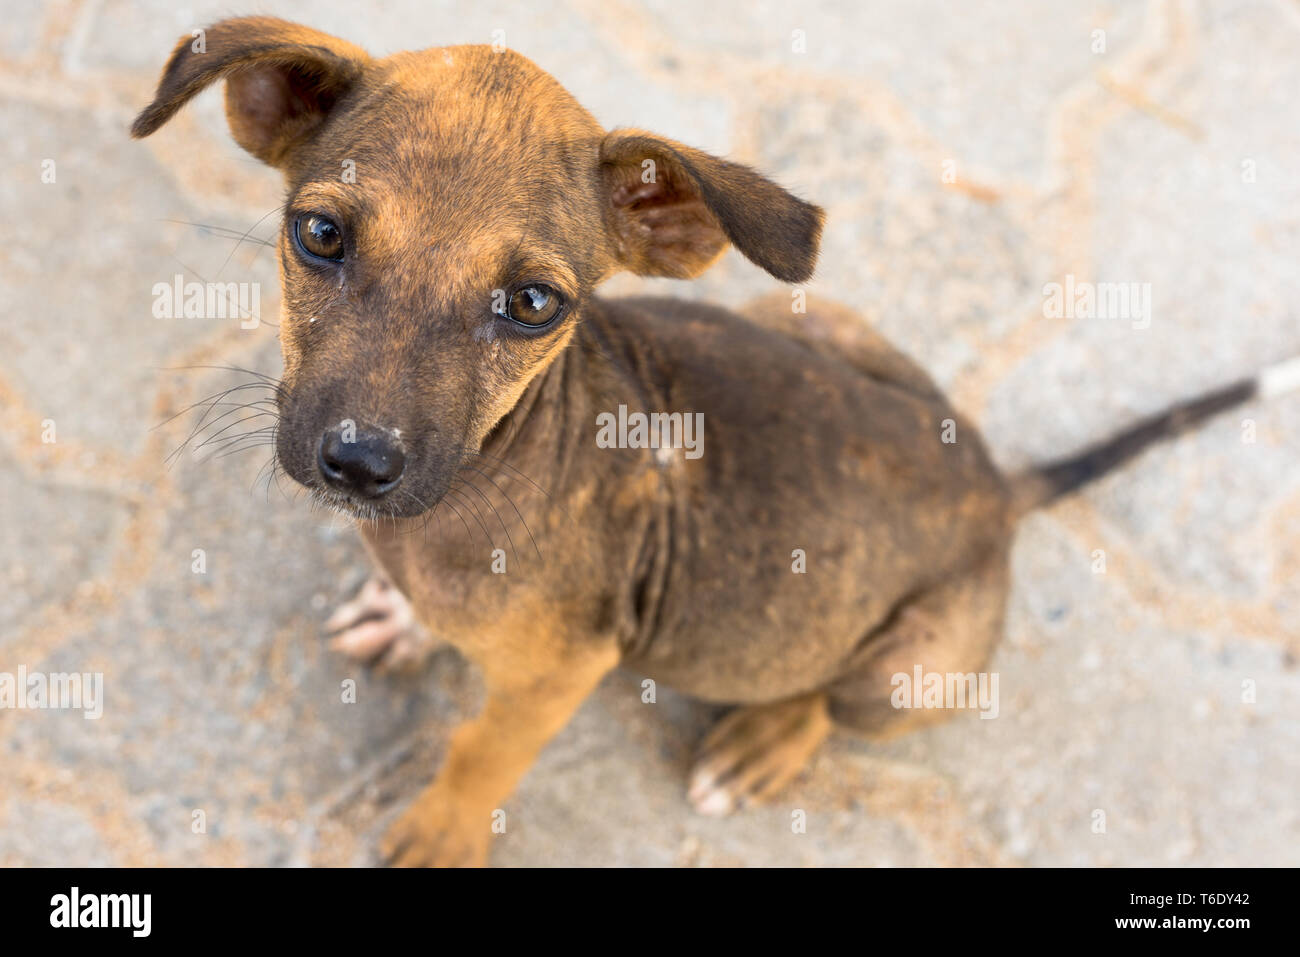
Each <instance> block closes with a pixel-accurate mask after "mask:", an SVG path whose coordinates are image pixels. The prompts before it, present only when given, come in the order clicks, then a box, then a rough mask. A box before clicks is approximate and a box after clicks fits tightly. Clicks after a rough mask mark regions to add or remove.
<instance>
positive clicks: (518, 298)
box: [506, 282, 564, 328]
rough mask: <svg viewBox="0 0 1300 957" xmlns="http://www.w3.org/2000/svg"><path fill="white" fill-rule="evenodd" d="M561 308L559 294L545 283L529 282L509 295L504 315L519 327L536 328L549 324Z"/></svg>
mask: <svg viewBox="0 0 1300 957" xmlns="http://www.w3.org/2000/svg"><path fill="white" fill-rule="evenodd" d="M563 306H564V301H563V299H561V298H560V294H559V292H557V291H556V290H555V289H553V288H551V287H550V286H548V285H546V284H545V283H540V282H531V283H529V284H528V285H526V286H520V287H519V288H518V289H516V290H515V291H514V292H513V293H511V294H510V298H509V300H507V301H506V315H507V316H509V317H510V318H511V319H513V320H514V321H515V322H517V323H519V324H520V325H521V326H532V327H534V328H536V327H538V326H544V325H546V324H547V323H548V322H551V321H552V320H553V319H554V318H555V317H556V316H558V315H559V314H560V310H561V309H562V308H563Z"/></svg>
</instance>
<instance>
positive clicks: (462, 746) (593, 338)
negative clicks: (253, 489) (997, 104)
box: [132, 17, 1249, 864]
mask: <svg viewBox="0 0 1300 957" xmlns="http://www.w3.org/2000/svg"><path fill="white" fill-rule="evenodd" d="M219 79H224V80H226V83H227V86H226V109H227V115H228V118H229V123H230V128H231V131H232V133H233V135H234V137H235V139H236V140H237V141H238V142H239V143H240V145H241V146H243V147H244V148H245V149H246V150H248V151H249V152H250V153H252V154H253V155H254V156H256V157H258V158H260V159H262V160H264V161H265V162H267V163H269V164H271V165H272V166H275V167H278V168H280V169H281V170H283V172H284V175H285V179H286V182H287V187H288V194H287V195H288V202H287V205H286V207H285V215H284V223H283V228H282V230H281V234H280V241H279V251H280V258H281V264H282V274H283V282H284V309H283V316H282V322H281V339H282V343H283V352H284V365H285V372H284V379H283V385H282V388H281V390H280V394H279V407H280V415H281V420H280V426H279V432H278V447H277V454H278V457H279V460H280V462H281V464H282V465H283V467H284V469H285V470H286V471H287V472H288V473H289V475H291V476H292V477H293V478H294V479H296V480H297V481H298V482H300V483H302V484H303V485H304V486H306V487H307V488H309V489H311V490H312V491H313V492H314V493H315V494H316V495H317V496H318V497H319V498H320V499H321V500H322V501H325V502H327V503H329V504H331V505H333V506H337V507H338V508H340V509H345V510H347V511H349V512H351V513H353V514H356V515H358V516H360V517H361V518H362V519H363V521H362V529H363V533H364V536H365V539H366V542H367V544H368V547H369V548H370V550H371V552H372V554H373V555H374V557H375V559H376V561H377V563H378V565H379V566H380V568H381V570H382V574H383V575H384V576H386V577H385V578H384V579H381V580H377V581H376V582H375V583H373V584H372V585H370V586H367V589H366V590H365V591H364V592H363V595H362V597H361V599H359V601H358V603H356V604H354V605H352V606H349V607H348V608H345V609H344V610H343V611H342V612H341V614H340V616H339V617H337V618H336V619H335V621H334V624H336V625H337V626H339V627H340V628H341V629H343V634H342V637H341V639H340V643H341V644H342V646H343V647H344V648H345V649H347V650H349V651H351V652H353V653H354V654H358V655H363V656H366V657H376V656H387V660H390V661H391V660H398V659H402V658H408V659H409V658H410V657H412V656H413V655H414V654H416V653H417V652H418V650H419V646H418V644H416V643H415V642H413V640H412V638H411V632H410V631H409V629H408V626H410V625H412V619H411V615H410V609H412V608H413V610H414V619H416V620H418V621H419V622H421V623H423V624H424V625H426V626H427V628H428V629H429V630H430V631H432V632H434V633H436V634H437V635H438V636H439V637H441V638H444V639H446V640H447V641H449V642H451V643H452V644H454V645H455V646H456V647H457V648H459V649H460V650H461V651H462V652H463V653H464V654H465V655H467V656H468V657H469V658H470V659H471V660H473V661H474V662H475V663H477V665H478V666H479V667H480V668H481V669H482V671H483V674H484V678H485V685H486V690H487V701H486V704H485V706H484V709H483V711H482V713H481V714H479V715H478V717H476V718H475V719H474V720H472V721H470V722H469V723H467V724H466V725H464V726H463V727H461V728H460V729H458V730H457V731H456V733H455V734H454V736H453V738H452V740H451V743H450V748H449V751H448V754H447V758H446V761H445V763H444V765H443V767H442V768H441V770H440V772H439V774H438V776H437V779H436V781H435V782H434V784H433V785H432V786H431V787H430V788H428V790H426V791H425V792H424V793H423V794H422V795H421V796H420V797H419V798H418V799H417V800H416V802H415V804H414V806H413V807H412V808H411V809H410V810H409V811H407V812H406V813H405V815H404V816H403V817H401V818H400V819H399V820H398V821H397V823H396V824H395V825H394V826H393V828H392V829H391V831H390V832H389V835H388V838H387V842H386V846H385V851H386V853H387V854H388V855H389V857H390V859H391V860H393V861H394V862H396V863H399V864H473V863H479V862H482V861H484V860H485V858H486V854H487V847H488V842H489V838H490V834H491V817H492V812H493V810H494V809H495V808H497V807H498V806H499V805H500V804H501V803H502V802H503V801H504V800H505V799H506V797H507V796H508V795H509V793H510V792H511V790H512V789H513V787H514V786H515V784H516V782H517V781H518V779H519V778H520V776H521V775H522V774H523V773H524V772H525V771H526V769H527V768H528V766H529V764H530V763H531V762H532V761H533V759H534V757H535V756H536V755H537V753H538V751H539V750H540V749H541V748H542V747H543V746H544V745H545V744H546V742H547V741H548V739H550V738H551V736H552V735H554V734H555V733H556V732H557V731H559V730H560V729H561V728H562V727H563V726H564V724H565V722H566V721H567V720H568V719H569V717H570V716H571V715H572V714H573V712H574V711H575V710H576V709H577V708H578V706H579V705H580V704H581V702H582V701H583V699H584V698H585V697H586V696H587V694H588V693H589V692H590V691H591V690H592V688H593V687H595V685H596V684H597V682H599V681H600V680H601V678H602V676H604V675H605V674H606V673H607V672H608V671H609V670H610V669H612V668H614V667H617V666H619V665H620V664H622V665H624V666H626V667H628V668H630V669H633V670H634V671H635V672H637V673H638V674H642V675H646V676H649V677H651V678H654V679H656V680H662V681H665V682H668V683H669V684H671V685H672V686H673V687H675V688H677V689H679V690H681V691H683V692H685V693H688V694H691V695H695V696H698V697H700V698H703V699H707V700H710V701H716V702H727V703H734V704H737V705H739V707H738V708H737V709H736V710H735V711H734V712H733V713H731V714H730V715H728V716H727V717H726V718H725V719H724V720H723V721H722V722H721V723H720V725H719V726H718V727H717V729H716V730H715V731H714V732H713V733H712V734H711V735H710V736H709V737H708V739H707V740H706V741H705V743H704V746H703V747H702V749H701V754H700V758H699V762H698V765H697V768H696V771H695V772H694V775H693V778H692V784H691V797H692V800H693V801H694V802H695V803H696V805H697V806H698V807H699V808H700V809H701V810H704V811H707V812H714V813H725V812H726V811H728V810H731V809H732V808H734V807H737V806H739V805H740V804H743V803H744V802H745V801H748V800H752V799H756V798H761V797H763V796H765V795H767V794H770V793H771V792H773V791H774V790H776V789H777V788H779V787H780V786H782V785H783V784H784V783H786V782H787V781H789V780H790V779H791V777H793V776H794V775H795V774H796V773H797V772H798V770H799V769H800V768H801V767H802V766H803V764H804V762H805V761H806V760H807V758H808V757H809V755H810V754H811V753H812V752H813V750H814V749H815V748H816V747H817V746H818V744H819V743H820V742H821V741H822V740H823V738H824V737H825V736H826V735H827V734H828V732H829V731H830V730H831V728H832V726H833V725H841V726H846V727H849V728H852V729H855V730H859V731H864V732H869V733H887V732H894V731H897V730H900V729H902V728H904V727H905V726H907V725H908V724H909V722H915V721H917V720H923V719H924V718H926V717H934V716H940V715H943V714H946V713H947V712H945V711H942V710H938V711H935V710H930V711H917V710H900V709H897V708H895V707H893V706H892V705H891V701H890V699H891V693H892V692H893V690H894V685H893V682H892V678H893V676H894V675H896V674H898V673H904V674H909V675H910V674H912V672H913V669H914V668H915V667H916V666H918V665H919V666H921V667H922V668H923V669H924V671H926V672H937V673H969V672H974V671H979V670H980V669H981V668H982V667H983V665H984V663H985V662H986V660H987V658H988V656H989V653H990V650H991V648H992V647H993V645H994V643H995V642H996V640H997V638H998V637H999V634H1000V631H1001V623H1002V612H1003V603H1004V596H1005V593H1006V585H1007V571H1006V556H1007V549H1008V543H1009V541H1010V535H1011V528H1012V523H1013V520H1014V518H1015V516H1016V515H1017V514H1018V513H1019V512H1020V511H1022V510H1023V509H1024V508H1025V507H1029V506H1030V505H1032V504H1034V503H1037V502H1041V501H1044V500H1046V499H1047V498H1048V497H1050V496H1051V495H1053V494H1058V493H1059V492H1061V491H1064V490H1066V489H1068V488H1070V487H1072V486H1073V485H1075V484H1077V483H1078V482H1079V481H1081V480H1082V479H1084V478H1086V477H1088V476H1089V475H1090V474H1092V472H1091V470H1094V469H1095V467H1096V466H1097V464H1098V463H1101V464H1103V465H1110V464H1114V463H1115V462H1116V461H1118V460H1119V459H1121V458H1123V457H1126V456H1127V455H1131V454H1132V452H1133V451H1134V449H1135V448H1136V447H1137V445H1135V444H1133V443H1130V445H1129V446H1124V445H1123V444H1122V443H1121V444H1120V445H1118V446H1110V447H1107V449H1104V450H1101V451H1099V452H1097V453H1092V454H1090V455H1089V456H1087V457H1085V458H1083V459H1081V460H1080V461H1079V462H1077V463H1072V464H1070V465H1069V466H1061V467H1058V468H1057V469H1055V470H1049V471H1047V472H1045V473H1043V474H1042V475H1040V476H1035V477H1033V479H1032V480H1026V481H1023V482H1020V483H1014V482H1007V481H1004V479H1003V478H1002V477H1001V476H1000V475H999V474H998V473H997V471H996V470H995V469H994V468H993V466H992V465H991V463H990V461H989V459H988V456H987V455H986V453H985V451H984V448H983V445H982V444H981V442H980V439H979V436H978V435H977V434H976V432H975V430H974V429H973V428H972V427H971V426H969V425H967V424H966V423H965V421H964V420H963V419H962V418H961V416H959V415H958V414H957V413H956V412H955V411H954V410H953V409H952V408H950V407H949V405H948V404H947V402H946V401H945V400H944V398H943V396H941V395H940V394H939V393H938V392H937V390H936V389H935V387H934V386H933V384H932V383H931V382H930V380H929V378H928V377H927V376H926V375H925V374H924V373H923V372H922V371H921V370H919V369H918V368H917V367H916V366H914V365H913V364H912V363H911V362H910V361H908V360H907V359H906V358H904V357H903V356H901V355H900V354H899V353H898V352H896V351H895V350H894V349H892V348H891V347H890V346H889V345H888V344H887V343H885V342H884V341H882V340H881V339H880V338H879V337H877V336H876V335H875V334H874V333H873V332H872V331H871V330H870V328H869V327H868V326H867V325H866V324H865V323H864V322H863V321H862V320H861V319H859V318H858V317H856V316H855V315H853V314H852V313H849V312H847V311H844V310H840V309H836V308H833V307H829V306H814V307H812V308H811V309H810V311H809V313H808V314H807V315H802V314H800V315H794V314H792V311H791V309H790V298H789V296H788V295H787V294H785V293H781V294H777V295H775V296H774V297H773V298H772V299H770V300H765V301H763V302H760V303H756V304H753V305H752V306H750V307H749V308H747V309H744V310H742V314H740V315H737V314H734V313H730V312H727V311H724V310H722V309H719V308H716V307H712V306H707V305H698V304H690V303H686V302H680V301H674V300H633V301H623V302H617V303H615V302H606V301H602V300H600V299H597V298H595V297H594V296H593V292H594V290H595V288H596V286H597V285H598V284H599V283H600V282H601V280H603V279H605V278H606V277H608V276H609V275H611V274H612V273H614V272H615V271H617V270H621V269H627V270H632V271H634V272H636V273H640V274H643V275H657V276H674V277H683V278H684V277H691V276H695V275H697V274H698V273H700V272H701V271H702V270H704V269H705V268H706V267H707V266H708V265H709V264H710V263H712V262H713V261H714V260H715V259H716V258H717V257H718V256H719V255H720V254H721V252H722V251H723V250H724V248H725V247H726V245H727V244H728V243H731V244H733V245H735V246H736V247H737V248H738V249H739V250H740V252H742V253H743V254H744V255H745V256H746V257H748V258H749V259H750V260H752V261H753V262H754V263H756V264H757V265H759V266H761V267H762V268H764V269H765V270H767V271H768V272H769V273H771V274H772V275H773V276H775V277H776V278H778V279H781V280H783V281H786V282H801V281H803V280H805V279H807V278H808V276H809V275H810V274H811V273H812V270H813V265H814V261H815V259H816V255H817V243H818V236H819V233H820V229H821V221H822V214H821V211H820V210H819V209H818V208H816V207H815V206H811V205H809V204H807V203H805V202H802V201H800V200H798V199H796V198H794V197H793V196H791V195H790V194H788V193H787V192H785V191H784V190H782V189H781V188H780V187H778V186H776V185H774V184H773V183H771V182H769V181H768V180H766V179H764V178H763V177H762V176H760V175H759V174H757V173H755V172H754V171H752V170H750V169H747V168H745V167H743V166H739V165H736V164H734V163H730V162H727V161H725V160H721V159H717V158H715V157H712V156H708V155H706V154H703V153H701V152H698V151H696V150H693V149H690V148H688V147H685V146H682V145H679V144H677V143H674V142H671V141H668V140H664V139H660V138H657V137H654V136H650V135H648V134H645V133H640V132H628V131H616V132H606V131H605V130H603V129H601V128H600V126H599V125H598V124H597V123H596V122H595V120H594V119H593V118H592V117H591V115H590V114H588V113H587V112H586V111H585V110H584V109H583V108H582V107H581V106H579V105H578V103H577V102H576V101H575V100H574V99H573V98H572V97H571V96H570V95H569V94H568V93H566V92H565V90H564V89H562V88H561V87H560V86H559V84H557V83H556V82H555V81H554V80H553V79H552V78H551V77H550V76H548V75H547V74H545V73H543V72H542V71H541V70H540V69H538V68H537V67H536V66H534V65H533V64H532V63H531V62H529V61H528V60H526V59H524V58H523V57H521V56H519V55H518V54H516V53H513V52H510V51H508V50H502V51H499V52H497V51H494V50H493V49H492V48H489V47H485V46H484V47H479V46H471V47H453V48H446V49H433V50H426V51H423V52H419V53H401V54H397V55H395V56H391V57H388V58H386V59H382V60H374V59H371V58H370V57H369V56H367V54H366V53H365V52H364V51H362V50H360V49H358V48H357V47H354V46H352V45H350V44H348V43H345V42H343V41H341V40H337V39H335V38H333V37H330V36H326V35H323V34H321V33H318V32H316V31H313V30H309V29H307V28H304V27H301V26H296V25H293V24H290V23H285V22H283V21H280V20H274V19H269V18H261V17H254V18H245V19H235V20H226V21H223V22H221V23H218V24H216V25H215V26H213V27H211V28H210V29H209V30H208V31H207V34H206V49H205V50H204V51H203V52H196V51H195V49H194V47H193V45H192V41H191V40H190V38H185V39H183V40H182V42H181V43H180V45H179V46H178V47H177V48H176V50H175V52H174V53H173V54H172V57H171V59H170V61H169V62H168V64H167V66H166V68H165V70H164V72H163V76H162V79H161V82H160V84H159V87H158V91H157V96H156V98H155V100H154V101H153V103H152V104H150V106H149V107H148V108H146V109H145V110H144V111H143V112H142V113H141V114H140V116H139V118H138V119H137V120H136V122H135V126H134V127H133V130H132V132H133V134H134V135H136V136H147V135H149V134H151V133H153V132H154V131H155V130H157V129H158V128H159V127H160V126H162V124H163V123H165V122H166V121H167V120H168V119H169V118H170V117H171V116H172V115H173V114H174V113H175V112H176V111H177V110H178V109H179V108H180V107H181V106H182V105H183V104H184V103H185V102H186V101H187V100H189V99H190V98H191V97H192V96H194V95H195V94H196V93H197V92H199V91H200V90H201V89H203V88H204V87H206V86H207V85H209V84H210V83H213V82H214V81H216V80H219ZM348 171H352V172H354V173H355V175H354V176H348V175H346V174H347V173H348ZM1243 388H1245V389H1247V390H1248V388H1249V387H1243ZM1244 394H1245V393H1244V392H1241V391H1240V390H1238V391H1237V392H1233V393H1231V394H1228V393H1225V394H1224V395H1222V396H1217V397H1212V399H1211V400H1206V401H1205V402H1203V403H1201V404H1199V405H1197V406H1196V407H1195V408H1194V409H1192V411H1191V412H1190V413H1188V412H1186V411H1184V413H1182V415H1183V418H1184V419H1187V420H1190V419H1194V418H1196V417H1199V416H1201V415H1204V414H1208V413H1209V412H1212V411H1214V410H1216V409H1217V408H1219V407H1221V405H1222V403H1223V402H1227V401H1230V400H1236V399H1240V398H1242V397H1243V396H1244ZM1216 403H1218V404H1216ZM620 407H625V411H629V412H631V413H652V412H670V413H678V414H680V415H682V416H690V418H689V419H682V420H681V422H683V423H684V422H688V421H695V420H694V414H696V413H702V415H703V420H702V421H703V430H704V431H703V436H702V437H700V436H697V437H696V438H697V441H698V440H699V439H700V438H702V439H703V444H702V445H701V446H697V447H696V449H695V451H698V452H700V453H702V454H699V455H696V454H694V452H692V450H691V449H689V448H677V449H671V448H660V449H654V448H635V447H634V448H617V447H615V448H608V447H605V445H607V444H608V443H604V442H599V441H598V431H599V428H600V422H601V421H603V417H604V416H606V415H617V414H618V412H619V409H620ZM1180 421H1181V420H1180ZM1168 424H1169V422H1168V421H1164V423H1163V425H1159V424H1157V425H1153V426H1150V427H1149V428H1151V429H1154V430H1155V431H1153V432H1152V433H1151V435H1149V436H1147V439H1149V438H1150V437H1151V436H1153V435H1154V434H1155V433H1156V432H1159V431H1161V430H1162V429H1163V428H1164V426H1167V425H1168ZM1144 441H1145V439H1144ZM629 444H631V443H629ZM1137 444H1140V443H1137ZM507 503H508V504H507ZM507 543H508V544H507ZM805 569H806V571H805ZM502 572H504V573H502ZM389 582H391V584H388V583H389ZM393 586H395V588H394V587H393ZM401 596H406V598H408V599H409V602H410V606H409V608H408V607H407V605H406V603H405V601H404V600H403V598H402V597H401ZM375 614H379V615H380V616H381V620H379V621H374V620H371V619H372V618H373V617H374V615H375ZM383 616H387V617H386V618H384V617H383ZM363 619H364V620H363Z"/></svg>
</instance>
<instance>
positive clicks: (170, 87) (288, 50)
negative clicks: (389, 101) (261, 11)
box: [131, 17, 370, 166]
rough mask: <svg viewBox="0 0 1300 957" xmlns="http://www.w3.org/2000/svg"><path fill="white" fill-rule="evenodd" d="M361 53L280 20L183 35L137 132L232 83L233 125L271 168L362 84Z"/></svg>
mask: <svg viewBox="0 0 1300 957" xmlns="http://www.w3.org/2000/svg"><path fill="white" fill-rule="evenodd" d="M369 62H370V57H369V56H368V55H367V54H366V51H364V50H362V49H361V48H360V47H356V46H353V45H352V44H350V43H346V42H344V41H343V40H339V39H336V38H335V37H332V36H329V35H328V34H325V33H320V32H319V31H316V30H311V29H309V28H307V27H303V26H299V25H298V24H296V23H289V22H287V21H285V20H277V19H276V18H274V17H238V18H236V19H233V20H222V21H221V22H220V23H216V24H213V25H212V26H211V27H209V28H208V29H207V30H206V31H203V32H202V33H201V34H200V36H198V37H193V38H191V37H182V38H181V40H180V42H179V43H178V44H177V45H176V49H175V50H173V51H172V55H171V59H170V60H168V61H167V65H166V66H165V67H164V68H163V72H162V78H161V79H160V80H159V81H158V92H157V93H156V94H155V95H154V101H153V102H152V103H150V104H149V105H148V106H147V107H145V108H144V110H142V111H141V113H140V115H139V116H137V117H136V118H135V123H133V124H132V126H131V135H132V136H134V137H136V138H137V139H138V138H140V137H143V136H148V135H149V134H150V133H152V132H154V130H156V129H158V127H160V126H162V125H163V124H164V123H166V122H167V121H168V120H169V119H171V118H172V115H173V114H175V113H176V111H177V110H179V109H180V108H181V107H182V106H184V105H185V104H186V103H187V102H189V100H190V99H191V98H192V97H193V96H194V95H195V94H196V93H198V92H199V91H200V90H202V89H204V88H205V87H207V86H208V85H209V84H211V83H213V82H215V81H216V80H220V79H223V78H224V79H225V80H226V119H227V120H228V121H229V123H230V132H231V134H232V135H233V136H234V137H235V141H236V142H237V143H239V145H240V146H242V147H243V148H244V149H246V150H248V152H250V153H252V154H253V155H254V156H256V157H257V158H258V159H260V160H262V161H263V162H265V163H268V164H270V165H271V166H283V165H284V163H285V160H286V158H287V156H288V154H289V152H290V150H291V148H292V147H293V146H294V145H295V144H296V143H298V142H300V141H301V140H302V138H303V137H305V136H306V135H308V134H309V133H310V132H311V131H312V130H314V129H316V127H318V126H319V125H320V124H321V123H322V122H323V121H324V119H325V117H326V116H327V115H328V113H329V111H330V109H331V108H332V107H333V106H334V104H335V102H337V101H338V99H339V98H340V97H342V96H343V95H344V94H346V93H347V92H348V90H350V89H351V88H352V86H353V84H355V83H356V81H357V80H358V79H359V78H360V76H361V74H362V72H363V71H364V69H365V67H366V65H367V64H368V63H369Z"/></svg>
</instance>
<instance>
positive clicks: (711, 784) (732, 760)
mask: <svg viewBox="0 0 1300 957" xmlns="http://www.w3.org/2000/svg"><path fill="white" fill-rule="evenodd" d="M830 731H831V720H830V716H829V714H828V712H827V707H826V698H825V696H824V695H821V694H812V695H805V696H801V697H798V698H791V699H789V700H786V701H777V702H773V703H772V704H764V705H751V706H746V707H740V708H737V709H735V710H734V711H732V712H730V713H729V714H727V715H726V716H724V717H723V718H722V720H720V721H719V722H718V723H717V724H716V725H715V726H714V727H713V729H712V730H711V731H710V732H709V734H708V735H707V736H706V737H705V739H704V741H703V742H702V743H701V745H700V748H699V750H698V752H697V755H696V759H695V765H694V767H693V768H692V770H691V777H690V790H689V792H688V797H689V800H690V802H691V804H692V805H693V806H694V807H695V810H696V811H697V812H699V813H700V814H704V815H707V816H710V817H722V816H724V815H727V814H730V813H732V812H733V811H736V810H739V809H740V808H742V807H745V806H747V805H751V804H757V803H760V802H762V801H765V800H767V799H768V798H770V797H772V796H773V795H774V794H776V793H777V792H778V791H780V790H781V788H783V787H785V785H787V784H789V783H790V782H791V781H792V780H794V778H795V777H796V776H797V775H798V774H799V772H800V771H802V770H803V768H804V767H805V766H806V765H807V763H808V761H809V759H810V758H811V757H812V755H813V753H814V752H815V751H816V750H817V748H818V746H819V745H820V744H821V743H822V741H824V740H825V739H826V737H827V735H829V734H830Z"/></svg>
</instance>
